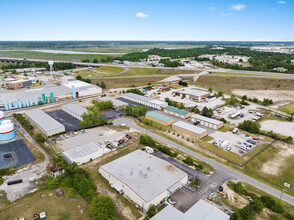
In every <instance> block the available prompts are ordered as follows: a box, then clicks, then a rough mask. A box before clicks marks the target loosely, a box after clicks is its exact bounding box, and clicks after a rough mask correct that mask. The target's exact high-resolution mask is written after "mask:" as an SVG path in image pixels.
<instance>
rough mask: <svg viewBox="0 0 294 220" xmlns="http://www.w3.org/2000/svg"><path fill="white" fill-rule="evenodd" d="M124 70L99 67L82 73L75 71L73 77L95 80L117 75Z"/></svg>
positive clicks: (112, 67)
mask: <svg viewBox="0 0 294 220" xmlns="http://www.w3.org/2000/svg"><path fill="white" fill-rule="evenodd" d="M124 70H125V68H122V67H114V66H101V67H99V68H94V69H87V70H82V71H75V72H74V74H75V75H80V76H82V77H86V78H95V77H97V76H99V77H101V76H110V75H112V74H117V73H120V72H122V71H124Z"/></svg>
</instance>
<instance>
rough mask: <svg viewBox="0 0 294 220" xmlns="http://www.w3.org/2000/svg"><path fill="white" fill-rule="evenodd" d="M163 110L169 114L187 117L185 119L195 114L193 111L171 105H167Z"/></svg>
mask: <svg viewBox="0 0 294 220" xmlns="http://www.w3.org/2000/svg"><path fill="white" fill-rule="evenodd" d="M163 111H164V112H165V113H167V114H170V115H174V116H176V117H179V118H185V119H187V118H190V117H191V116H192V115H193V113H191V112H188V111H185V110H181V109H178V108H174V107H171V106H167V107H165V108H164V110H163Z"/></svg>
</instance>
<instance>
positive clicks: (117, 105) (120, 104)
mask: <svg viewBox="0 0 294 220" xmlns="http://www.w3.org/2000/svg"><path fill="white" fill-rule="evenodd" d="M98 101H102V102H105V101H111V102H112V104H113V107H114V108H115V109H116V110H121V109H124V107H126V106H127V105H129V104H128V103H126V102H123V101H121V100H118V99H114V98H111V97H107V96H104V97H100V98H98Z"/></svg>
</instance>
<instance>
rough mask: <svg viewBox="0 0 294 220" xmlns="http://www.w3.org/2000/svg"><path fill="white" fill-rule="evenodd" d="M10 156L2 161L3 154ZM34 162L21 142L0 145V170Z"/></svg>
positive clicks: (28, 150) (29, 152) (30, 153)
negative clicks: (10, 155)
mask: <svg viewBox="0 0 294 220" xmlns="http://www.w3.org/2000/svg"><path fill="white" fill-rule="evenodd" d="M9 153H10V154H12V157H11V158H8V159H4V154H9ZM34 161H35V158H34V156H33V154H32V152H31V151H30V149H29V148H28V147H27V145H26V144H25V143H24V141H23V140H17V141H12V142H9V143H6V144H1V145H0V169H2V168H7V167H13V166H17V167H18V166H22V165H24V164H29V163H32V162H34Z"/></svg>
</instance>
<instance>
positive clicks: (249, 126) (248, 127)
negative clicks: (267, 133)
mask: <svg viewBox="0 0 294 220" xmlns="http://www.w3.org/2000/svg"><path fill="white" fill-rule="evenodd" d="M238 128H240V129H242V130H244V131H248V132H250V133H253V134H258V133H259V130H260V125H259V124H258V122H254V121H249V120H245V121H244V122H242V123H241V124H239V126H238Z"/></svg>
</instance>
